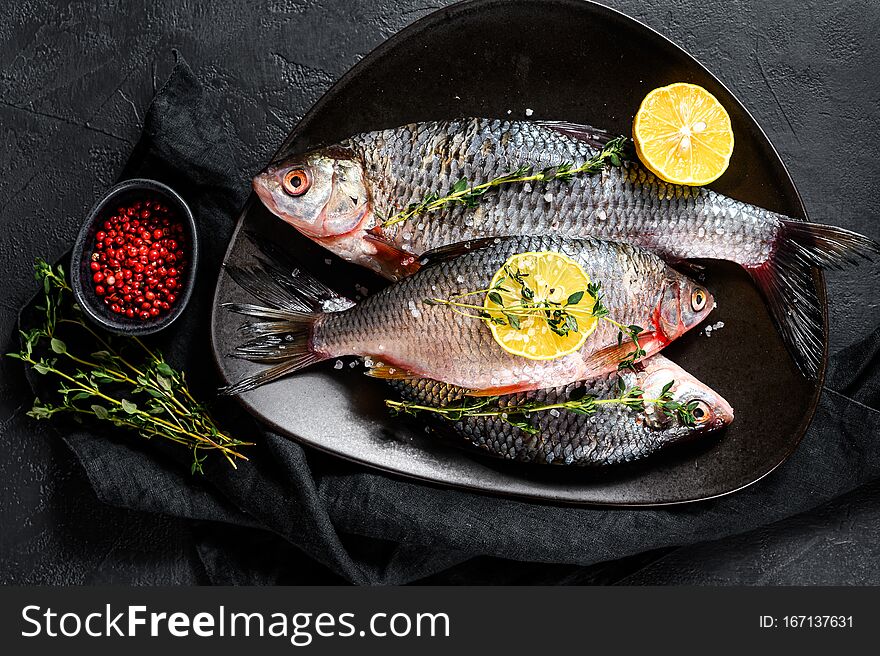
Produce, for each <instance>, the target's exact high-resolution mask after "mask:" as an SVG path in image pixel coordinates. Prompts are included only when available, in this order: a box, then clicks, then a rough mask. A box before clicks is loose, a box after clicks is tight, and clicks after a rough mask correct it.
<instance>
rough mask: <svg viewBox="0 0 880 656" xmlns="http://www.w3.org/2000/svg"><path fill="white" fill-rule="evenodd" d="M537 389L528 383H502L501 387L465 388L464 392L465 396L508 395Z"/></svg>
mask: <svg viewBox="0 0 880 656" xmlns="http://www.w3.org/2000/svg"><path fill="white" fill-rule="evenodd" d="M533 389H535V386H534V385H528V384H526V383H520V384H519V385H516V384H514V385H502V386H500V387H487V388H486V389H479V390H465V391H464V392H463V394H464V395H465V396H474V397H480V396H506V395H507V394H516V393H517V392H528V391H530V390H533Z"/></svg>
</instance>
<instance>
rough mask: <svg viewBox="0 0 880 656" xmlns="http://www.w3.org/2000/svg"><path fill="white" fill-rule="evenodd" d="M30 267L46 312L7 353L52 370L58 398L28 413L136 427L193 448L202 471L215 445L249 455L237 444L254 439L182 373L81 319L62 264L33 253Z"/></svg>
mask: <svg viewBox="0 0 880 656" xmlns="http://www.w3.org/2000/svg"><path fill="white" fill-rule="evenodd" d="M34 271H35V274H36V278H37V280H39V281H40V282H41V283H42V286H43V294H44V304H43V305H42V306H41V307H40V308H39V309H41V310H42V311H43V312H44V313H45V316H44V319H43V322H42V325H40V326H38V327H36V328H31V329H30V330H27V331H22V333H21V335H22V349H21V350H20V351H19V352H18V353H7V356H8V357H12V358H16V359H18V360H21V361H22V362H24V363H26V364H28V365H30V366H31V367H32V368H33V369H34V371H36V372H37V373H38V374H41V375H45V376H52V377H54V378H55V379H56V380H57V381H58V385H59V386H58V390H57V392H58V400H57V402H54V403H50V402H47V401H44V400H41V399H36V400H35V401H34V405H33V407H32V408H31V410H30V411H29V412H28V415H30V416H31V417H34V418H36V419H50V418H52V417H54V416H55V415H59V414H66V415H69V416H72V417H73V418H74V419H76V420H79V421H81V420H82V417H85V416H88V417H93V418H97V419H98V420H99V421H105V422H109V423H110V424H112V425H113V426H117V427H120V428H128V429H132V430H135V431H137V432H138V434H140V435H141V436H142V437H145V438H147V439H150V438H153V437H160V438H163V439H167V440H169V441H171V442H174V443H176V444H180V445H182V446H185V447H186V448H188V449H189V450H190V451H192V457H193V461H192V465H191V468H190V470H191V472H192V473H193V474H194V473H196V472H200V473H203V470H202V464H203V463H204V462H205V460H206V458H207V455H208V453H209V452H213V451H218V452H219V453H221V454H222V455H223V456H224V457H225V458H226V460H227V461H229V463H230V464H231V465H232V466H233V467H235V466H236V462H235V461H236V459H243V460H247V458H246V457H245V456H244V455H242V454H241V453H240V452H239V448H240V447H243V446H249V445H251V444H252V443H251V442H243V441H240V440H237V439H235V438H232V437H230V436H229V435H227V434H226V433H223V432H222V431H221V430H220V429H219V428H218V427H217V425H216V424H215V423H214V420H213V419H212V418H211V417H210V415H209V414H208V412H207V410H206V409H205V408H204V407H203V406H202V405H201V404H199V403H198V402H197V401H196V400H195V399H194V398H193V397H192V395H191V393H190V391H189V388H188V387H187V383H186V380H185V378H184V375H183V373H181V372H179V371H176V370H175V369H174V368H173V367H171V366H170V365H169V364H168V363H167V362H166V361H165V360H164V359H163V357H162V355H161V354H160V353H158V352H156V351H152V350H150V349H149V348H148V347H147V346H146V345H145V344H144V343H143V342H142V341H141V340H140V339H138V338H137V337H131V338H124V339H120V340H118V342H123V343H125V346H127V347H129V348H128V349H125V348H116V346H115V343H113V342H111V338H110V337H107V336H103V335H101V334H99V333H98V332H96V331H95V330H94V329H92V328H91V327H90V326H89V325H88V324H86V323H85V321H84V320H83V318H82V315H81V311H80V309H79V308H78V307H77V306H76V305H75V304H73V302H72V290H71V288H70V286H69V285H68V284H67V281H66V279H65V276H64V270H63V268H62V267H61V266H60V265H59V266H57V267H55V268H53V267H52V266H51V265H49V264H48V263H46V262H45V261H43V260H37V261H36V264H35V265H34ZM74 344H83V345H86V344H90V345H91V348H90V349H88V350H90V351H91V353H89V354H88V355H83V354H76V353H74V352H73V349H74V346H73V345H74ZM131 350H133V351H134V357H133V355H132V354H131V353H130V351H131ZM138 356H139V357H138Z"/></svg>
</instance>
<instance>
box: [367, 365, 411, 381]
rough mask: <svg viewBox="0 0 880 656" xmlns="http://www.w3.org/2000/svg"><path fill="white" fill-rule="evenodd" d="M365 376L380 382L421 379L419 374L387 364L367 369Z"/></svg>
mask: <svg viewBox="0 0 880 656" xmlns="http://www.w3.org/2000/svg"><path fill="white" fill-rule="evenodd" d="M366 374H367V375H368V376H371V377H373V378H380V379H382V380H413V379H415V378H422V376H421V375H420V374H417V373H414V372H412V371H410V370H409V369H403V368H401V367H392V366H391V365H388V364H380V365H376V366H374V367H369V368H368V369H367V371H366Z"/></svg>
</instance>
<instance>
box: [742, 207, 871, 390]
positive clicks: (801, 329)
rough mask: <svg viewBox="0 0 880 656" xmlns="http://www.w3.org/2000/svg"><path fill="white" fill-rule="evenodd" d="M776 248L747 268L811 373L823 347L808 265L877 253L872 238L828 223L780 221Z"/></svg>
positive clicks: (830, 265) (837, 264)
mask: <svg viewBox="0 0 880 656" xmlns="http://www.w3.org/2000/svg"><path fill="white" fill-rule="evenodd" d="M781 224H782V227H781V230H780V232H779V234H778V235H777V238H776V249H775V250H774V252H773V254H772V255H771V256H770V258H769V259H768V260H767V261H766V262H765V263H764V264H762V265H761V266H758V267H751V268H749V269H748V271H749V273H750V274H751V276H752V278H753V279H754V281H755V283H756V284H757V285H758V287H760V289H761V291H762V292H763V293H764V295H765V296H766V298H767V302H768V304H769V306H770V313H771V315H772V317H773V321H774V322H775V323H776V325H777V327H778V328H779V331H780V332H781V333H782V337H783V339H784V341H785V343H786V346H787V347H788V349H789V352H790V353H791V354H792V357H793V358H794V360H795V362H796V363H797V365H798V368H799V369H800V370H801V371H802V372H803V373H804V374H805V375H807V376H809V377H811V378H816V377H818V375H819V369H820V367H821V364H822V358H823V355H824V351H825V316H824V311H823V308H822V304H821V303H820V301H819V297H818V295H817V293H816V288H815V284H814V281H813V269H814V268H815V267H818V268H820V269H841V268H843V267H845V266H846V265H848V264H858V263H859V262H860V261H861V260H870V259H871V258H872V256H878V255H880V244H878V243H877V242H876V241H874V240H873V239H870V238H869V237H865V236H864V235H860V234H858V233H855V232H852V231H850V230H845V229H843V228H837V227H834V226H829V225H821V224H818V223H807V222H804V221H791V220H782V221H781Z"/></svg>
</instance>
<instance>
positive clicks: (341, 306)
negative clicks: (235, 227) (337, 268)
mask: <svg viewBox="0 0 880 656" xmlns="http://www.w3.org/2000/svg"><path fill="white" fill-rule="evenodd" d="M245 235H246V237H247V238H248V240H249V241H250V242H251V243H252V244H253V245H254V246H255V247H256V249H257V255H256V260H257V263H256V264H249V265H234V264H226V265H224V269H225V270H226V272H227V273H228V274H229V277H230V278H232V280H233V281H235V283H236V284H237V285H238V286H239V287H241V288H242V289H244V290H245V291H246V292H248V293H249V294H251V295H252V296H256V297H257V298H258V299H260V300H261V301H262V302H263V303H266V304H267V305H269V306H271V307H272V308H275V309H282V310H283V309H289V310H294V311H301V312H324V311H334V312H336V311H340V310H346V309H348V308H350V307H353V306H354V304H355V303H354V301H352V300H351V299H348V298H346V297H345V296H342V295H341V294H338V293H336V292H335V291H334V290H332V289H330V288H329V287H328V286H327V285H325V284H324V283H323V282H321V281H320V280H318V279H317V278H315V277H314V276H313V275H311V274H310V273H309V272H308V271H306V270H305V269H304V268H303V267H302V265H301V264H300V263H299V261H297V260H296V258H294V257H293V256H292V255H291V254H290V253H288V252H287V251H285V250H284V249H283V248H281V247H280V246H278V245H277V244H274V243H272V242H271V241H269V240H267V239H265V238H263V237H261V236H259V235H257V234H256V233H255V232H253V231H250V230H249V231H247V232H246V233H245Z"/></svg>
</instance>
